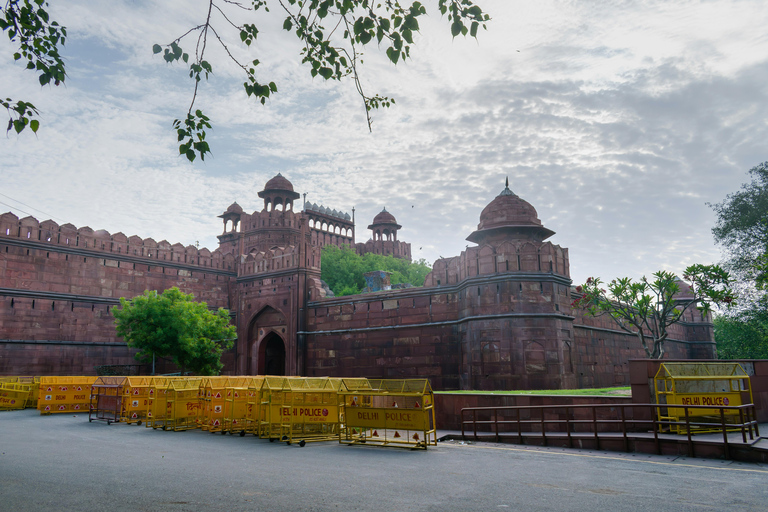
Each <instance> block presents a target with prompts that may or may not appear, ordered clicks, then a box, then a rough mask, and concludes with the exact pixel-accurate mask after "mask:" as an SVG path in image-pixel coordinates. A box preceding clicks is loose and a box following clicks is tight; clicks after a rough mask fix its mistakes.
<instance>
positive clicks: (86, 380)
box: [37, 377, 97, 414]
mask: <svg viewBox="0 0 768 512" xmlns="http://www.w3.org/2000/svg"><path fill="white" fill-rule="evenodd" d="M96 379H97V377H40V391H39V396H38V400H37V410H38V411H40V414H55V413H64V412H85V411H88V410H89V409H90V403H91V386H92V385H93V383H94V382H96Z"/></svg>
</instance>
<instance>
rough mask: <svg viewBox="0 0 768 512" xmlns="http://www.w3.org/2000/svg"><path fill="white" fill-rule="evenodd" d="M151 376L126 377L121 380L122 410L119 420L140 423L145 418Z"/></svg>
mask: <svg viewBox="0 0 768 512" xmlns="http://www.w3.org/2000/svg"><path fill="white" fill-rule="evenodd" d="M151 380H152V378H151V377H126V378H125V381H124V382H123V399H122V402H123V403H122V405H123V410H122V411H121V414H120V421H124V422H125V423H128V424H131V423H135V424H137V425H141V423H142V422H143V421H145V420H146V419H147V406H148V405H149V390H150V382H151Z"/></svg>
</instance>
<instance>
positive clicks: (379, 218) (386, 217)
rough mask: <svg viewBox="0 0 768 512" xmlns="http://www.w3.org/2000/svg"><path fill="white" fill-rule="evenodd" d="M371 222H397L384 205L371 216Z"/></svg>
mask: <svg viewBox="0 0 768 512" xmlns="http://www.w3.org/2000/svg"><path fill="white" fill-rule="evenodd" d="M373 224H397V220H396V219H395V216H394V215H392V214H391V213H389V212H388V211H387V209H386V207H385V208H384V209H383V210H381V212H379V214H378V215H376V216H375V217H374V218H373Z"/></svg>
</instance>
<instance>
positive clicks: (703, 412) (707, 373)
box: [654, 363, 753, 434]
mask: <svg viewBox="0 0 768 512" xmlns="http://www.w3.org/2000/svg"><path fill="white" fill-rule="evenodd" d="M654 388H655V391H656V402H657V403H658V404H659V405H662V406H663V405H668V406H673V405H682V406H713V407H722V406H733V407H735V406H740V405H744V404H751V403H753V401H752V389H751V387H750V382H749V375H747V372H745V371H744V368H742V366H741V365H740V364H738V363H662V364H661V366H660V367H659V371H658V372H657V373H656V377H655V378H654ZM657 411H658V419H659V421H660V422H671V426H670V427H669V429H670V431H671V432H675V433H677V434H686V433H688V431H687V430H686V429H687V427H686V426H685V425H686V424H687V423H690V422H691V421H692V422H694V423H697V424H698V426H697V427H691V428H694V429H695V430H694V431H695V432H714V431H719V430H720V421H721V418H720V416H721V409H716V408H712V409H709V408H707V407H693V408H686V407H660V408H659V409H658V410H657ZM724 414H725V421H726V423H731V424H738V423H742V420H743V418H741V416H740V412H739V410H738V409H725V410H724ZM707 420H712V421H711V422H712V423H714V425H713V426H712V428H707V426H706V423H707ZM702 424H703V425H702Z"/></svg>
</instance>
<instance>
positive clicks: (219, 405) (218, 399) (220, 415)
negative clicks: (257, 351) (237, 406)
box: [200, 377, 227, 434]
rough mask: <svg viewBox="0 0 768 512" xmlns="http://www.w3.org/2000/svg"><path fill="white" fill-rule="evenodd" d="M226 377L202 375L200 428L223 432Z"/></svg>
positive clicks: (212, 431)
mask: <svg viewBox="0 0 768 512" xmlns="http://www.w3.org/2000/svg"><path fill="white" fill-rule="evenodd" d="M226 383H227V377H203V379H202V380H201V381H200V428H201V429H202V430H207V431H209V432H211V433H214V432H221V433H222V434H224V433H225V432H224V430H223V427H224V401H225V400H226V396H227V389H226Z"/></svg>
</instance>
